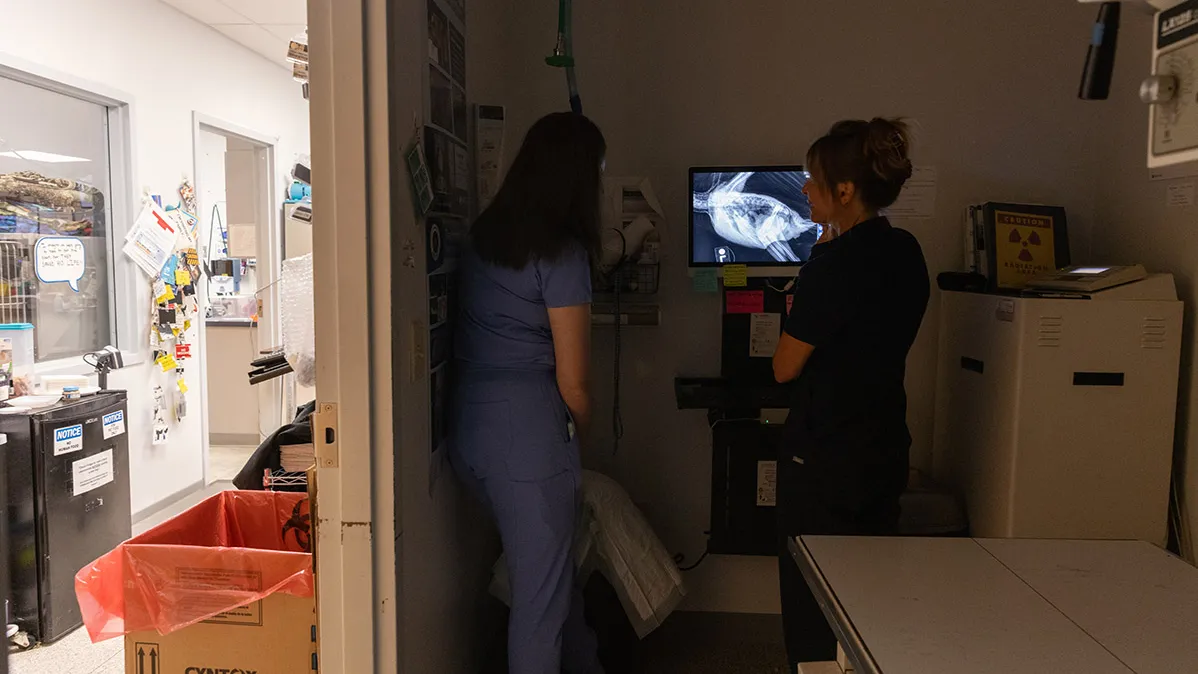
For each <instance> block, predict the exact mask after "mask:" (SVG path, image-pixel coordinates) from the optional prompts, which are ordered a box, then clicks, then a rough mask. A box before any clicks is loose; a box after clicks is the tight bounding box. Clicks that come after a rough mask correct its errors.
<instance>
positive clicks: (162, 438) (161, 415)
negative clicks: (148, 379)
mask: <svg viewBox="0 0 1198 674" xmlns="http://www.w3.org/2000/svg"><path fill="white" fill-rule="evenodd" d="M170 434H171V427H170V426H169V425H168V424H167V423H166V392H164V391H163V390H162V387H161V386H155V387H154V444H155V445H165V444H166V443H167V441H168V440H169V439H170Z"/></svg>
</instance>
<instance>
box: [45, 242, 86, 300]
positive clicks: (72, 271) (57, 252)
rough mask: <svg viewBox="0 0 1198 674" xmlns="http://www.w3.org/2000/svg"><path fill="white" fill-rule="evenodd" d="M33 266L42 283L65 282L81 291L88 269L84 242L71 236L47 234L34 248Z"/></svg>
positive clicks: (75, 289)
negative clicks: (81, 282)
mask: <svg viewBox="0 0 1198 674" xmlns="http://www.w3.org/2000/svg"><path fill="white" fill-rule="evenodd" d="M33 267H34V270H35V271H36V272H37V280H39V281H41V282H42V283H65V284H67V285H68V286H70V287H71V290H74V291H75V292H79V279H81V278H83V274H84V272H85V271H86V269H87V253H86V251H84V249H83V242H82V241H80V240H79V239H76V238H74V237H70V236H45V237H42V238H41V239H38V242H37V245H36V246H34V248H33Z"/></svg>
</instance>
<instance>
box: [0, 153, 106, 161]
mask: <svg viewBox="0 0 1198 674" xmlns="http://www.w3.org/2000/svg"><path fill="white" fill-rule="evenodd" d="M0 157H8V158H9V159H25V160H27V161H39V162H42V163H44V164H70V163H77V162H90V161H91V160H90V159H84V158H83V157H69V156H67V155H65V154H54V153H53V152H38V151H37V150H13V151H12V152H0Z"/></svg>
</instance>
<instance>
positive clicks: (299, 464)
mask: <svg viewBox="0 0 1198 674" xmlns="http://www.w3.org/2000/svg"><path fill="white" fill-rule="evenodd" d="M315 463H316V446H315V445H313V444H312V443H310V442H309V443H307V444H303V445H280V446H279V465H280V466H282V468H283V470H285V471H287V472H288V473H302V472H304V471H306V470H308V469H309V468H311V467H312V466H313V465H314V464H315Z"/></svg>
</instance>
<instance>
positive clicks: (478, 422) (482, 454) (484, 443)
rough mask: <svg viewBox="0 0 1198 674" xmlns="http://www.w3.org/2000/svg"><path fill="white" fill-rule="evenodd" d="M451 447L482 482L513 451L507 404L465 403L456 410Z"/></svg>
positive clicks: (498, 402)
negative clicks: (497, 459)
mask: <svg viewBox="0 0 1198 674" xmlns="http://www.w3.org/2000/svg"><path fill="white" fill-rule="evenodd" d="M456 417H457V418H456V423H455V427H456V428H455V431H454V433H455V436H456V437H455V438H454V439H453V446H454V449H455V450H456V453H457V455H458V457H459V458H460V459H461V460H462V462H463V463H465V467H466V468H469V469H470V471H471V472H472V473H474V475H475V476H476V477H477V478H479V479H483V478H485V477H486V475H487V473H489V472H490V470H491V469H492V466H494V464H495V459H496V457H501V456H504V455H506V454H507V453H508V452H509V451H510V450H511V447H512V421H511V417H512V415H511V406H510V405H509V404H508V402H507V401H506V400H500V401H495V402H465V403H462V404H461V406H460V407H459V408H458V412H457V415H456Z"/></svg>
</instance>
